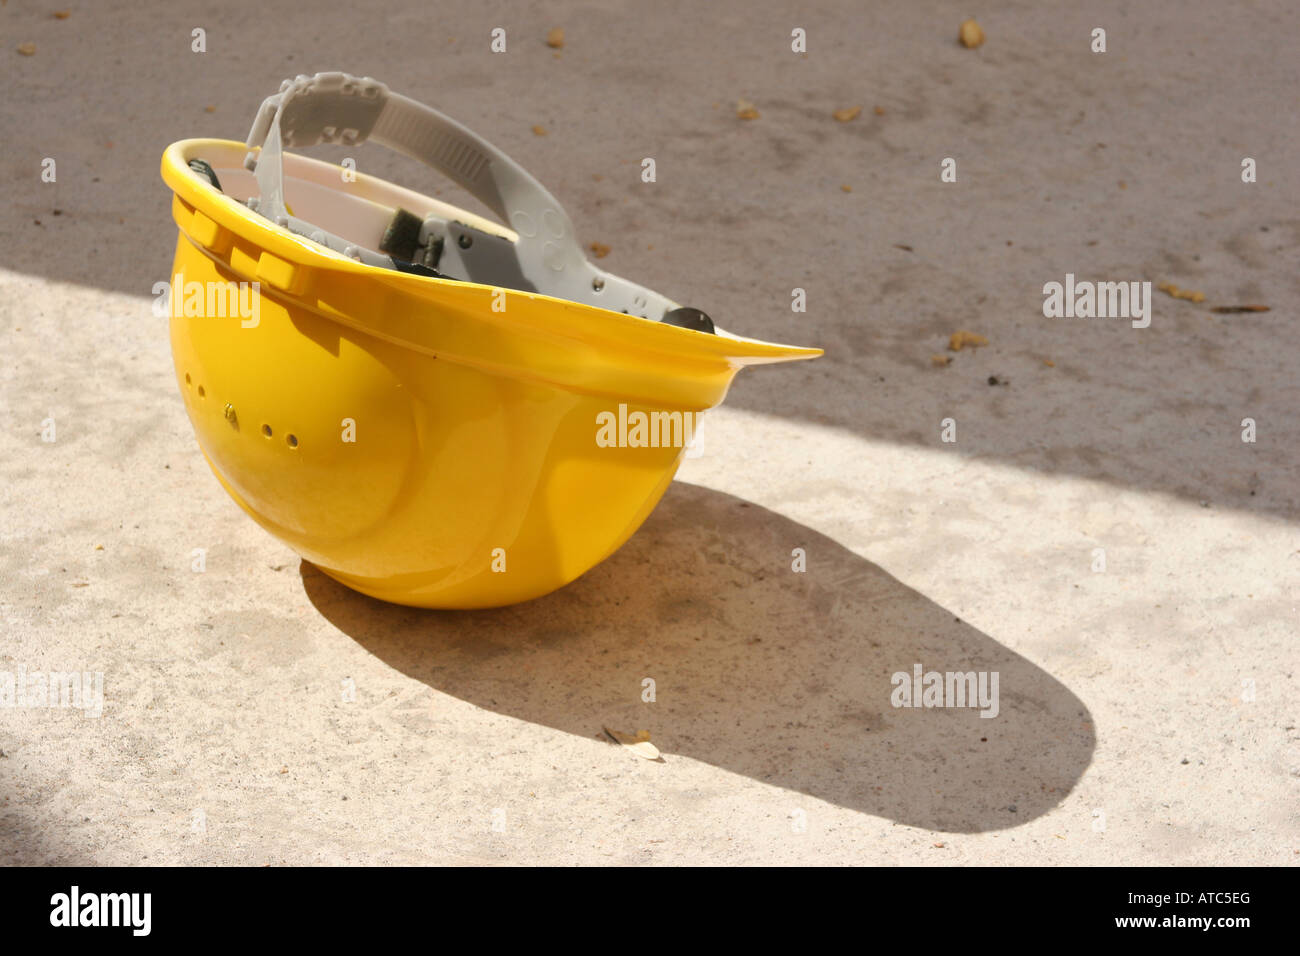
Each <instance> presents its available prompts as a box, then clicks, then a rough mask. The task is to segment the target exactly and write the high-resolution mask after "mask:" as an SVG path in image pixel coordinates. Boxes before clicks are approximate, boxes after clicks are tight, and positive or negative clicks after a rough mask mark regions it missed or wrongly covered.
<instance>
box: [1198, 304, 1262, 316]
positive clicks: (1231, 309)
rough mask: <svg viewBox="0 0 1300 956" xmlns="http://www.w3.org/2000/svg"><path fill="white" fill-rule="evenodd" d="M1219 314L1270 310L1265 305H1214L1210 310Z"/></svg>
mask: <svg viewBox="0 0 1300 956" xmlns="http://www.w3.org/2000/svg"><path fill="white" fill-rule="evenodd" d="M1210 311H1211V312H1218V313H1219V314H1220V315H1236V314H1238V313H1241V312H1271V311H1272V310H1271V309H1270V308H1269V307H1268V306H1267V305H1216V306H1215V307H1214V308H1212V309H1211V310H1210Z"/></svg>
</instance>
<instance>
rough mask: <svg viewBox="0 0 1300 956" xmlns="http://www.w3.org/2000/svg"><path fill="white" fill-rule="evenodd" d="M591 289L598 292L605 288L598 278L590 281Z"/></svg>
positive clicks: (603, 281) (602, 281) (602, 280)
mask: <svg viewBox="0 0 1300 956" xmlns="http://www.w3.org/2000/svg"><path fill="white" fill-rule="evenodd" d="M591 287H592V288H593V289H595V290H596V291H597V292H599V291H600V290H601V289H603V288H605V280H604V279H600V278H596V279H592V280H591Z"/></svg>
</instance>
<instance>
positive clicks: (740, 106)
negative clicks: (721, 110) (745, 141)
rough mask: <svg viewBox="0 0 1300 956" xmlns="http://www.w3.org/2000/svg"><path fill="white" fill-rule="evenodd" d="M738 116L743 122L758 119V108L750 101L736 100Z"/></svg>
mask: <svg viewBox="0 0 1300 956" xmlns="http://www.w3.org/2000/svg"><path fill="white" fill-rule="evenodd" d="M736 116H737V117H739V118H740V119H743V120H754V119H758V107H757V106H755V105H754V104H753V103H751V102H749V100H736Z"/></svg>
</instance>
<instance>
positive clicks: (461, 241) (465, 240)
mask: <svg viewBox="0 0 1300 956" xmlns="http://www.w3.org/2000/svg"><path fill="white" fill-rule="evenodd" d="M456 244H457V245H458V246H460V247H461V248H462V249H468V248H469V247H470V246H472V245H474V238H473V237H472V236H470V235H469V234H468V233H464V232H462V233H461V234H460V236H459V237H457V239H456Z"/></svg>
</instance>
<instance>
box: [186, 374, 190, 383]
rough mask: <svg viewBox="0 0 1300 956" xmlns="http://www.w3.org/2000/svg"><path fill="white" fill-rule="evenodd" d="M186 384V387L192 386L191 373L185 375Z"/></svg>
mask: <svg viewBox="0 0 1300 956" xmlns="http://www.w3.org/2000/svg"><path fill="white" fill-rule="evenodd" d="M185 384H186V385H189V384H190V373H189V372H186V373H185Z"/></svg>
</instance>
